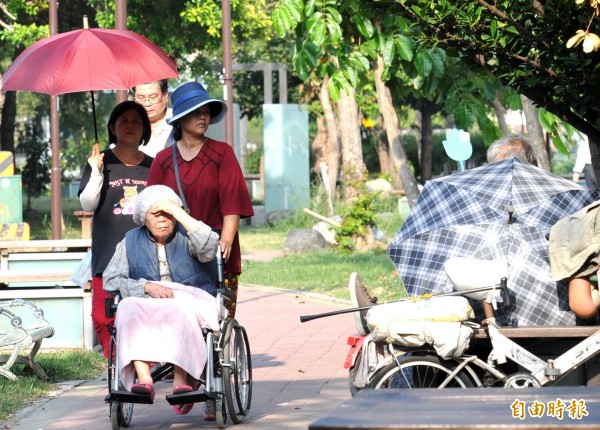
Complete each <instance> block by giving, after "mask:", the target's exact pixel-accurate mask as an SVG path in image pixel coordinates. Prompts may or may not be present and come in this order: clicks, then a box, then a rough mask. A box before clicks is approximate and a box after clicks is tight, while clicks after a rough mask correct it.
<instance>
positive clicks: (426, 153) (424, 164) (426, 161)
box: [421, 109, 433, 183]
mask: <svg viewBox="0 0 600 430" xmlns="http://www.w3.org/2000/svg"><path fill="white" fill-rule="evenodd" d="M432 164H433V122H432V115H431V112H430V111H429V109H422V110H421V181H422V182H423V183H425V182H426V181H428V180H430V179H431V176H432V172H431V169H432Z"/></svg>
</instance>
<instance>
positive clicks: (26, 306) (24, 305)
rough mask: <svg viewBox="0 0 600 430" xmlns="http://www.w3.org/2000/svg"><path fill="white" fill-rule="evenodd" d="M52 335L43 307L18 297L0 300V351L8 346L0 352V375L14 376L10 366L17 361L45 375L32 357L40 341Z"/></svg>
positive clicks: (42, 376)
mask: <svg viewBox="0 0 600 430" xmlns="http://www.w3.org/2000/svg"><path fill="white" fill-rule="evenodd" d="M23 311H26V312H25V313H26V314H28V315H24V312H23ZM24 320H25V322H24ZM52 335H54V328H53V327H52V326H51V325H50V323H49V322H48V321H47V320H46V319H45V318H44V311H43V310H42V309H40V308H38V307H37V306H35V305H34V304H33V303H31V302H28V301H26V300H22V299H13V300H7V301H0V351H2V352H3V351H4V350H10V353H8V354H3V355H0V363H2V365H1V366H0V375H2V376H5V377H7V378H8V379H11V380H16V379H18V378H17V376H16V375H15V374H14V373H13V372H12V371H11V369H12V366H13V365H14V364H15V363H21V364H24V365H26V366H28V367H29V368H31V369H32V370H33V371H34V372H35V373H36V374H37V375H38V376H39V377H40V378H42V379H47V378H48V377H47V375H46V372H44V370H43V369H42V368H41V367H40V366H39V365H38V364H37V363H36V362H35V361H34V359H35V355H36V354H37V352H38V351H39V349H40V347H41V345H42V341H43V340H44V339H46V338H48V337H51V336H52ZM27 351H29V352H27ZM7 352H8V351H7Z"/></svg>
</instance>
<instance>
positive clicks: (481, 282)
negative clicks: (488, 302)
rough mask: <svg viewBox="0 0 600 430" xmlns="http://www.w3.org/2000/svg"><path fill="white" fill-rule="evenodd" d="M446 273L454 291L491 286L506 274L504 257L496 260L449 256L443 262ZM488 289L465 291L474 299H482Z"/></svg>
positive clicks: (466, 294) (486, 294)
mask: <svg viewBox="0 0 600 430" xmlns="http://www.w3.org/2000/svg"><path fill="white" fill-rule="evenodd" d="M444 267H445V269H446V274H447V275H448V277H449V278H450V281H452V284H454V288H455V290H456V291H460V292H468V291H469V290H472V289H475V288H482V287H491V286H493V285H497V284H499V283H500V280H501V279H502V278H506V277H507V276H508V275H507V273H508V271H507V261H506V258H498V259H496V260H478V259H476V258H466V257H450V258H448V260H446V263H444ZM488 294H489V292H488V291H482V292H477V293H470V294H468V293H465V296H467V297H470V298H472V299H475V300H484V299H485V298H486V297H487V296H488Z"/></svg>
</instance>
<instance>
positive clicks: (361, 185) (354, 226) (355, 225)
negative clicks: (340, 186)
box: [335, 177, 377, 251]
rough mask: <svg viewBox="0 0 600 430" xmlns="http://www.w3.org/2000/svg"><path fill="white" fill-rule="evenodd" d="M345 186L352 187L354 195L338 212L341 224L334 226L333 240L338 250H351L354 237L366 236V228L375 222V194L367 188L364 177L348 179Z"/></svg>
mask: <svg viewBox="0 0 600 430" xmlns="http://www.w3.org/2000/svg"><path fill="white" fill-rule="evenodd" d="M346 186H350V187H352V188H354V190H355V191H356V197H354V198H353V199H352V200H351V201H350V204H348V205H346V206H344V208H343V210H342V212H341V213H340V216H341V217H342V226H341V227H336V228H335V231H336V234H335V240H336V242H337V243H338V245H337V246H338V248H339V249H340V250H342V251H352V250H354V243H355V240H356V238H357V237H358V236H360V237H363V238H364V237H366V235H367V233H368V230H369V229H370V228H371V226H372V225H373V224H375V212H374V211H373V201H374V200H375V198H376V196H377V194H376V193H373V192H371V191H369V190H368V189H367V185H366V177H361V178H358V179H354V180H352V181H349V182H348V184H347V185H346Z"/></svg>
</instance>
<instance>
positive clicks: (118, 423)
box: [110, 402, 133, 430]
mask: <svg viewBox="0 0 600 430" xmlns="http://www.w3.org/2000/svg"><path fill="white" fill-rule="evenodd" d="M132 416H133V403H121V402H112V403H111V404H110V423H111V424H112V428H113V430H119V429H121V428H125V427H129V425H130V424H131V417H132Z"/></svg>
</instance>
